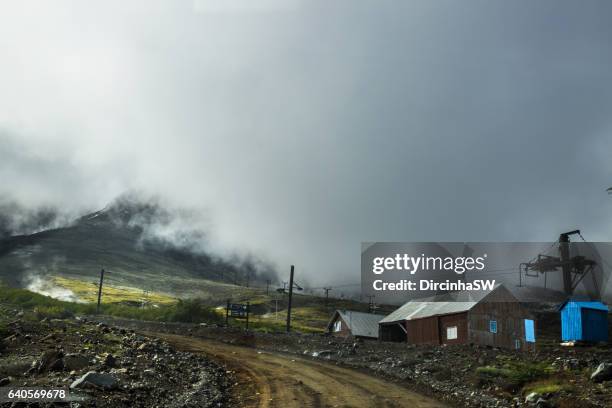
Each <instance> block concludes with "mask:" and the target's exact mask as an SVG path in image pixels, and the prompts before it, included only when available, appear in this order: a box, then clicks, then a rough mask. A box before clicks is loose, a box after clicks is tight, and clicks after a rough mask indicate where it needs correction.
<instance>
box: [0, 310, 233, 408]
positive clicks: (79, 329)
mask: <svg viewBox="0 0 612 408" xmlns="http://www.w3.org/2000/svg"><path fill="white" fill-rule="evenodd" d="M0 335H1V337H0V338H1V339H2V340H1V344H0V386H10V387H45V388H50V387H57V388H68V387H70V389H71V394H73V395H78V396H80V397H81V398H82V400H81V401H78V402H72V403H71V404H67V403H64V404H61V403H55V405H53V406H62V405H63V406H71V407H75V408H76V407H113V408H119V407H224V406H231V401H229V399H228V388H229V386H228V384H230V383H231V375H230V373H227V372H226V371H225V370H224V369H223V368H222V367H220V366H218V365H217V364H214V363H212V362H210V361H209V360H207V359H206V358H205V357H202V356H201V355H195V354H191V353H186V352H177V351H175V350H174V349H173V348H171V347H170V346H169V345H168V344H166V343H164V342H162V341H160V340H157V339H155V338H151V337H145V336H142V335H140V334H136V333H135V332H133V331H130V330H126V329H122V328H116V327H112V326H108V325H106V324H104V323H96V322H90V321H87V320H84V319H82V320H74V319H72V320H57V319H53V320H48V319H42V320H40V321H39V320H37V319H36V318H35V317H33V316H27V315H26V316H24V315H23V313H22V312H19V311H18V310H13V309H10V308H2V307H0ZM49 405H51V404H48V403H47V404H30V406H49ZM0 406H3V407H4V406H6V407H10V406H15V407H17V406H28V405H27V404H24V403H19V402H13V403H4V404H0Z"/></svg>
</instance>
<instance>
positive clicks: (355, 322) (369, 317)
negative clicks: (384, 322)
mask: <svg viewBox="0 0 612 408" xmlns="http://www.w3.org/2000/svg"><path fill="white" fill-rule="evenodd" d="M336 313H338V314H339V315H340V317H341V318H342V320H344V322H345V323H346V324H347V325H348V327H349V329H350V330H351V333H352V334H353V336H362V337H376V338H378V322H379V321H380V319H382V318H383V317H384V316H383V315H377V314H372V313H362V312H354V311H352V310H337V311H336Z"/></svg>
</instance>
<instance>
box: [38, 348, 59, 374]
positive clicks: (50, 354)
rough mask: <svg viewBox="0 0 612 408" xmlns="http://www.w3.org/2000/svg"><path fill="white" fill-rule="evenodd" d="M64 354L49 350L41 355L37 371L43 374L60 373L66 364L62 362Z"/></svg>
mask: <svg viewBox="0 0 612 408" xmlns="http://www.w3.org/2000/svg"><path fill="white" fill-rule="evenodd" d="M62 357H64V353H62V352H61V351H57V350H48V351H45V352H43V353H42V354H41V356H40V358H39V359H38V360H37V361H36V362H35V366H36V371H38V372H39V373H43V372H45V371H48V370H51V371H60V370H63V369H64V362H63V361H61V360H62Z"/></svg>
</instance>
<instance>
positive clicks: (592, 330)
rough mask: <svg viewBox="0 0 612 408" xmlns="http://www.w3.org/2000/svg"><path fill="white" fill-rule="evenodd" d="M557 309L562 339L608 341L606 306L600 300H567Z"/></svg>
mask: <svg viewBox="0 0 612 408" xmlns="http://www.w3.org/2000/svg"><path fill="white" fill-rule="evenodd" d="M559 309H560V310H561V339H562V340H563V341H574V340H580V341H588V342H598V341H608V306H606V305H604V304H603V303H601V302H581V301H576V300H569V301H567V302H565V303H563V304H562V305H561V306H560V307H559Z"/></svg>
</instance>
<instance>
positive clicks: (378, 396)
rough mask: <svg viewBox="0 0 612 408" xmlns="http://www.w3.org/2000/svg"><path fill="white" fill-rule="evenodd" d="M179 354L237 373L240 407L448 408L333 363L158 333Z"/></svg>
mask: <svg viewBox="0 0 612 408" xmlns="http://www.w3.org/2000/svg"><path fill="white" fill-rule="evenodd" d="M156 336H157V337H161V338H163V339H165V340H166V341H168V342H169V343H171V344H173V345H174V346H175V347H176V348H177V349H179V350H183V351H190V352H203V353H205V354H206V355H207V356H208V357H210V358H212V359H213V360H217V361H220V362H222V363H223V364H225V365H226V367H228V369H229V370H232V371H235V372H236V375H237V378H238V386H236V387H234V390H235V391H236V392H235V394H236V395H235V396H234V397H235V401H236V404H237V406H240V407H247V408H252V407H257V408H273V407H279V408H292V407H296V408H297V407H358V408H361V407H410V408H433V407H444V406H445V405H443V404H441V403H439V402H437V401H435V400H432V399H430V398H427V397H424V396H421V395H419V394H416V393H414V392H411V391H409V390H407V389H406V388H404V387H402V386H400V385H398V384H394V383H392V382H387V381H385V380H382V379H379V378H376V377H372V376H369V375H367V374H364V373H361V372H358V371H354V370H350V369H347V368H343V367H338V366H336V365H333V364H326V363H322V362H317V361H312V360H308V359H302V358H299V357H292V356H285V355H281V354H274V353H269V352H265V351H258V350H256V349H253V348H247V347H238V346H232V345H228V344H224V343H220V342H216V341H213V340H206V339H199V338H194V337H185V336H178V335H171V334H159V333H156Z"/></svg>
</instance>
